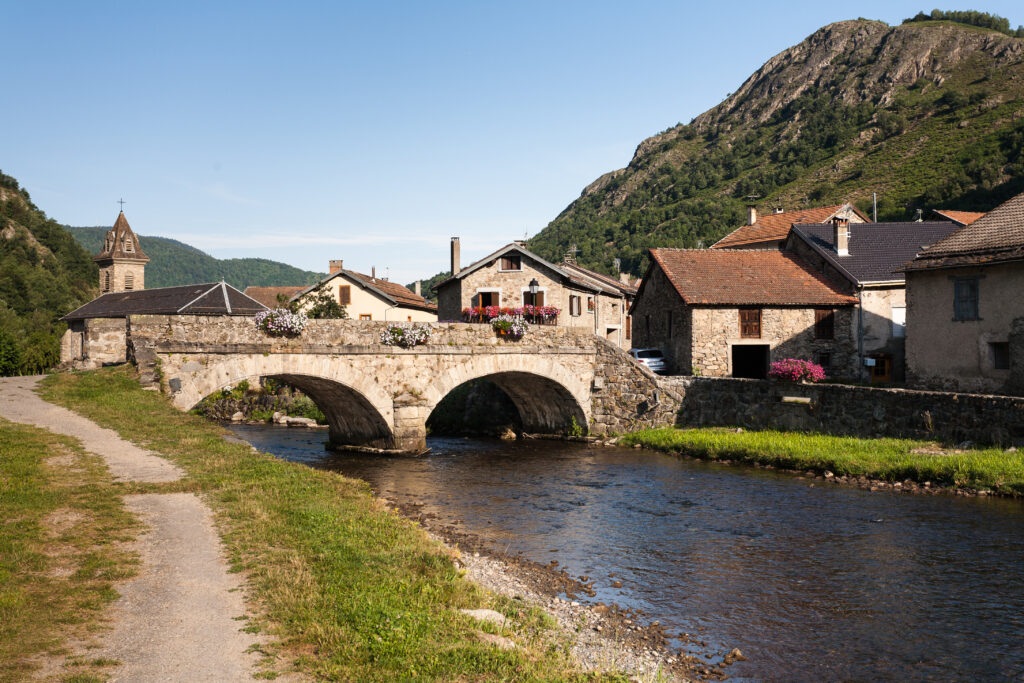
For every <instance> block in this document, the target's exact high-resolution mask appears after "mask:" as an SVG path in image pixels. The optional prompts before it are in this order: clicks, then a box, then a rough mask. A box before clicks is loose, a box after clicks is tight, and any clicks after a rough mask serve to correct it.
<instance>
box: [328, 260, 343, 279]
mask: <svg viewBox="0 0 1024 683" xmlns="http://www.w3.org/2000/svg"><path fill="white" fill-rule="evenodd" d="M339 272H341V259H337V260H334V259H332V260H330V261H328V262H327V274H328V275H334V274H335V273H339Z"/></svg>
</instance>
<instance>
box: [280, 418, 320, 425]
mask: <svg viewBox="0 0 1024 683" xmlns="http://www.w3.org/2000/svg"><path fill="white" fill-rule="evenodd" d="M281 423H282V424H286V425H288V426H289V427H315V426H316V420H314V419H312V418H308V417H285V418H282V419H281Z"/></svg>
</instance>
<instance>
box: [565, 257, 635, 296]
mask: <svg viewBox="0 0 1024 683" xmlns="http://www.w3.org/2000/svg"><path fill="white" fill-rule="evenodd" d="M561 267H562V268H563V269H565V270H567V271H569V272H571V273H577V274H579V275H581V276H582V277H586V278H590V279H592V280H597V281H598V282H600V283H601V284H603V285H605V286H607V287H613V288H614V289H617V290H619V291H620V292H622V293H623V294H624V295H626V296H636V287H634V286H633V285H630V284H626V283H625V282H623V281H622V280H620V279H618V278H616V277H612V276H611V275H605V274H604V273H599V272H597V271H596V270H590V269H589V268H584V267H583V266H578V265H576V264H575V263H563V264H561Z"/></svg>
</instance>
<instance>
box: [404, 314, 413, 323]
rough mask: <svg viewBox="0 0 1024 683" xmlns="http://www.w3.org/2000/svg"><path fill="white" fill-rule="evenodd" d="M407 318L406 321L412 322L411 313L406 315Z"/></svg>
mask: <svg viewBox="0 0 1024 683" xmlns="http://www.w3.org/2000/svg"><path fill="white" fill-rule="evenodd" d="M405 320H406V322H410V323H411V322H412V316H411V315H407V316H405Z"/></svg>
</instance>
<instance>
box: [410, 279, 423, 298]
mask: <svg viewBox="0 0 1024 683" xmlns="http://www.w3.org/2000/svg"><path fill="white" fill-rule="evenodd" d="M412 291H414V292H416V296H423V295H422V294H420V281H419V280H417V281H416V284H414V285H413V286H412Z"/></svg>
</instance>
